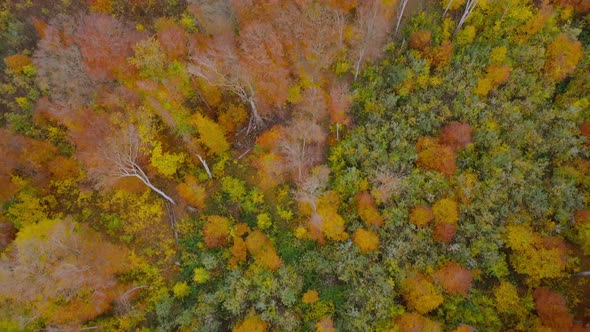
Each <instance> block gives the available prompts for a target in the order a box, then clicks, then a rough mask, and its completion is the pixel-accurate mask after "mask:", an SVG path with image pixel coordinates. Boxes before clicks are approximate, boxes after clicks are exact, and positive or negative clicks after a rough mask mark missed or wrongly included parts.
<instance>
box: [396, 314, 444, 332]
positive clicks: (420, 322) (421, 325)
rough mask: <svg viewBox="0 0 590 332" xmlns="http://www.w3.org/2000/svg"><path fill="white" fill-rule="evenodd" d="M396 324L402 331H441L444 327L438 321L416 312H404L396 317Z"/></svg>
mask: <svg viewBox="0 0 590 332" xmlns="http://www.w3.org/2000/svg"><path fill="white" fill-rule="evenodd" d="M395 324H396V325H397V326H398V327H399V329H400V331H401V332H419V331H428V332H440V331H442V328H441V326H440V324H439V323H438V322H435V321H432V320H430V319H428V318H426V317H424V316H422V315H419V314H417V313H415V312H404V313H403V314H401V315H400V316H398V317H397V318H396V319H395Z"/></svg>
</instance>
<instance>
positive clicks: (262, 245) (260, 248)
mask: <svg viewBox="0 0 590 332" xmlns="http://www.w3.org/2000/svg"><path fill="white" fill-rule="evenodd" d="M246 247H247V248H248V252H249V253H250V254H251V255H252V257H254V260H255V261H256V263H257V264H259V265H260V266H262V267H264V268H267V269H269V270H276V269H278V268H279V267H280V266H281V265H283V261H282V260H281V258H280V257H279V255H278V254H277V251H276V249H275V246H274V244H273V243H272V242H271V241H270V240H269V238H268V237H267V236H266V235H265V234H264V233H263V232H261V231H259V230H256V231H253V232H252V233H250V234H249V235H248V237H246Z"/></svg>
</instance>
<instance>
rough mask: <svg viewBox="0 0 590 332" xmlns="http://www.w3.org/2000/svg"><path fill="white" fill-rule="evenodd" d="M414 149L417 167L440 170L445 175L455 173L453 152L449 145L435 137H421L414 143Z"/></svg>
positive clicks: (455, 166)
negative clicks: (416, 153) (416, 154)
mask: <svg viewBox="0 0 590 332" xmlns="http://www.w3.org/2000/svg"><path fill="white" fill-rule="evenodd" d="M416 150H417V151H418V158H417V160H416V165H418V167H421V168H425V169H429V170H434V171H438V172H441V173H442V174H444V175H445V176H447V177H449V176H452V175H453V174H455V172H456V170H457V165H456V164H455V158H456V156H455V153H454V152H453V150H452V149H451V148H450V147H448V146H446V145H442V144H440V143H439V142H438V140H437V139H436V138H433V137H421V138H420V139H418V142H417V143H416Z"/></svg>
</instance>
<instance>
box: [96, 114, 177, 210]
mask: <svg viewBox="0 0 590 332" xmlns="http://www.w3.org/2000/svg"><path fill="white" fill-rule="evenodd" d="M142 146H143V142H142V140H141V137H140V136H139V133H138V131H137V128H136V127H135V126H134V125H132V124H129V125H128V126H127V127H126V128H121V131H120V132H118V133H115V135H113V136H107V137H106V138H105V140H104V142H103V144H101V145H99V146H97V147H96V149H97V151H98V152H99V153H101V154H102V156H103V158H104V161H106V163H104V162H103V163H102V164H101V163H99V164H98V165H96V166H95V167H94V168H92V169H91V170H90V171H91V172H90V174H93V175H94V176H95V178H98V179H101V177H102V178H103V179H104V178H105V177H106V180H107V181H109V177H114V178H125V177H135V178H137V179H139V180H140V181H141V182H143V183H144V184H145V185H146V186H148V187H149V188H150V189H151V190H153V191H154V192H156V193H157V194H158V195H160V196H161V197H163V198H164V199H166V200H167V201H168V202H170V203H171V204H172V205H175V204H176V202H175V201H174V199H172V197H170V196H168V195H167V194H166V193H165V192H163V191H162V190H161V189H159V188H158V187H156V186H155V185H154V184H152V182H151V181H150V179H149V177H148V176H147V174H146V173H145V171H144V170H143V168H142V167H141V164H140V158H141V153H142V149H141V148H142Z"/></svg>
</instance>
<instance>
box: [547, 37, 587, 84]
mask: <svg viewBox="0 0 590 332" xmlns="http://www.w3.org/2000/svg"><path fill="white" fill-rule="evenodd" d="M580 59H582V44H581V43H580V42H579V41H577V40H572V39H571V38H569V37H568V36H566V35H565V34H559V35H557V36H556V37H555V38H554V39H553V41H552V42H551V43H550V44H549V46H547V60H546V62H545V68H544V71H545V74H546V75H547V77H549V78H550V79H552V80H555V81H557V82H560V81H563V80H564V79H565V78H566V77H567V76H569V75H570V74H571V73H573V72H574V70H575V69H576V66H577V65H578V62H579V61H580Z"/></svg>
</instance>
